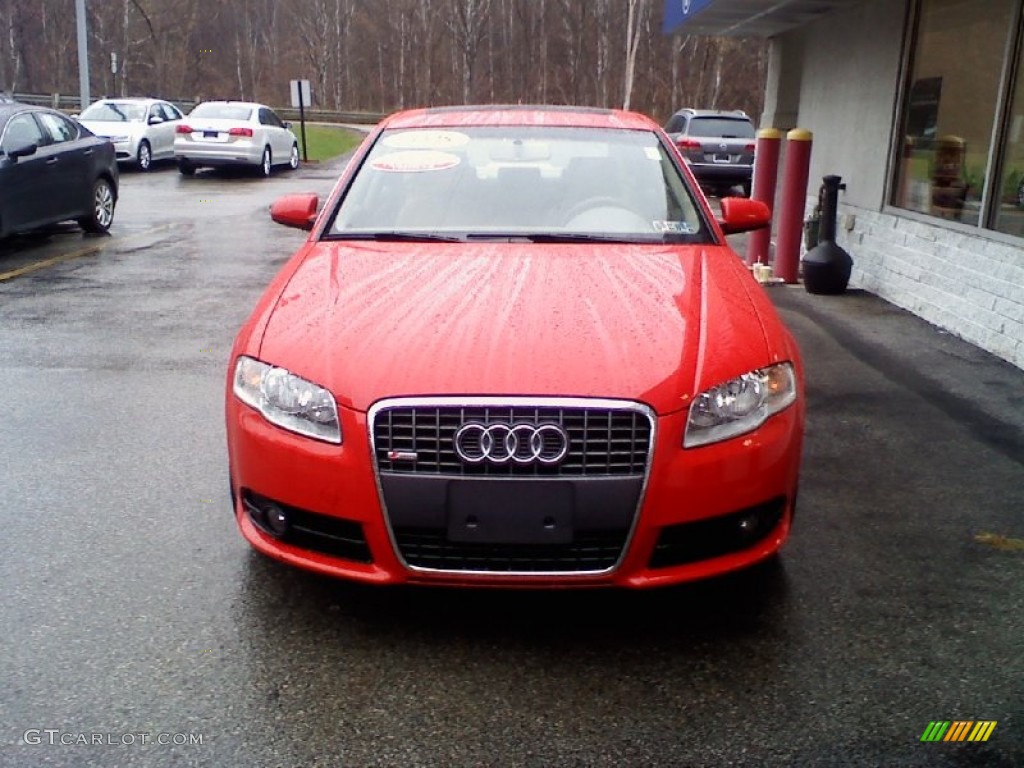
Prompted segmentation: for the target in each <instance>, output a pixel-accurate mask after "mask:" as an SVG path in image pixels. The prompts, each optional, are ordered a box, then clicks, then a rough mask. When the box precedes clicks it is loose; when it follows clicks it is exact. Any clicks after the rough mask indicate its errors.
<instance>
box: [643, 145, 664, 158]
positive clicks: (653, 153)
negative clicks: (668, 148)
mask: <svg viewBox="0 0 1024 768" xmlns="http://www.w3.org/2000/svg"><path fill="white" fill-rule="evenodd" d="M644 154H645V155H647V159H648V160H659V161H660V160H661V152H659V151H658V148H657V147H644Z"/></svg>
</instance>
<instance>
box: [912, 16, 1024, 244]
mask: <svg viewBox="0 0 1024 768" xmlns="http://www.w3.org/2000/svg"><path fill="white" fill-rule="evenodd" d="M1019 6H1020V0H921V2H920V5H919V13H918V16H917V29H916V31H915V35H914V37H913V40H914V46H913V49H912V52H911V61H910V68H909V77H908V81H907V85H906V90H905V95H904V100H903V104H904V107H903V115H902V118H901V121H900V126H901V130H900V132H899V133H898V134H897V135H899V136H902V137H903V138H902V146H901V147H900V148H899V152H898V162H897V167H896V178H895V183H894V185H893V199H892V203H893V205H896V206H899V207H901V208H907V209H909V210H912V211H919V212H921V213H926V214H929V215H932V216H937V217H941V218H944V219H950V220H953V221H958V222H961V223H964V224H973V225H975V226H985V223H986V221H987V220H988V218H989V217H987V216H986V212H985V211H983V210H982V201H983V196H984V192H985V185H986V182H987V181H988V178H989V176H990V174H991V168H990V164H991V163H992V161H993V159H998V158H999V157H1000V153H999V152H997V153H993V152H992V148H993V143H994V142H996V143H998V139H996V138H995V137H996V136H997V131H996V128H997V126H996V115H997V114H999V106H1000V103H1001V98H1002V96H1001V94H1000V88H1001V84H1002V80H1003V71H1004V69H1005V53H1006V50H1007V44H1008V43H1009V41H1008V39H1007V34H1008V32H1007V31H1008V30H1010V31H1011V33H1012V31H1013V29H1014V22H1015V21H1016V19H1017V18H1018V12H1019ZM1021 101H1022V102H1024V96H1022V97H1021ZM1018 109H1024V103H1022V104H1021V106H1020V107H1018ZM1021 130H1024V127H1022V128H1021ZM1011 133H1012V132H1011ZM1020 141H1021V136H1020V135H1019V132H1018V144H1017V150H1016V151H1017V153H1018V158H1017V160H1016V161H1013V162H1016V163H1017V166H1018V167H1021V170H1024V166H1022V162H1024V155H1022V153H1024V145H1022V144H1020ZM995 166H996V167H999V165H998V163H996V164H995ZM1006 172H1007V173H1010V174H1012V173H1013V170H1012V167H1011V165H1010V164H1008V165H1007V166H1006ZM1004 175H1005V174H1004ZM1019 175H1020V173H1019V171H1018V176H1019ZM1003 181H1004V182H1005V183H1010V182H1009V178H1008V177H1007V178H1005V179H1004V180H1003ZM993 189H994V190H995V192H994V193H992V194H991V196H992V197H1001V195H1000V194H999V190H998V185H996V186H995V187H993ZM994 202H995V203H998V201H994Z"/></svg>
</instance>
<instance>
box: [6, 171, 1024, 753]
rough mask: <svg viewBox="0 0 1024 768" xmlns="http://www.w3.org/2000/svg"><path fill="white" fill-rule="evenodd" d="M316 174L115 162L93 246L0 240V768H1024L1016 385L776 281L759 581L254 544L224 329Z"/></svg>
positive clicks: (263, 277) (884, 319)
mask: <svg viewBox="0 0 1024 768" xmlns="http://www.w3.org/2000/svg"><path fill="white" fill-rule="evenodd" d="M337 173H338V167H337V165H335V166H334V167H315V166H312V167H311V166H307V167H304V168H303V169H301V170H300V171H298V172H296V173H292V174H289V173H277V174H275V175H274V176H273V177H272V178H271V179H269V180H259V179H256V178H250V177H245V176H238V175H220V174H208V173H201V174H199V175H198V176H196V177H195V178H193V179H184V178H181V177H179V175H178V174H177V172H176V171H175V170H174V169H173V168H170V167H164V168H159V169H157V170H156V171H155V172H153V173H150V174H139V173H131V172H125V173H124V174H123V175H122V199H121V202H120V204H119V206H118V210H117V216H116V218H115V224H114V228H113V230H112V235H111V236H109V237H104V238H87V237H84V236H83V235H82V234H81V233H80V232H78V231H77V230H75V229H74V228H58V229H56V230H54V231H51V232H50V233H48V234H46V235H43V236H33V237H29V238H17V239H16V240H15V241H13V242H9V243H5V244H2V245H0V388H2V391H3V393H4V397H3V398H0V457H2V460H0V478H2V480H0V488H2V489H3V496H2V499H3V503H2V505H0V583H2V584H3V591H2V596H0V627H3V629H4V632H3V636H4V652H3V653H2V654H0V766H3V767H4V768H6V767H7V766H14V767H18V768H21V767H22V766H66V767H68V768H78V767H87V766H125V767H126V768H127V767H129V766H217V767H218V768H236V767H238V768H241V767H245V768H270V767H272V766H280V767H281V768H299V767H303V768H309V767H310V766H345V767H346V768H347V767H348V766H353V767H354V766H402V767H404V766H409V767H410V768H411V767H413V766H531V767H532V766H536V767H537V768H541V767H546V766H847V765H849V766H968V765H969V766H973V765H978V766H1017V765H1022V764H1024V696H1022V694H1024V620H1022V616H1024V371H1021V370H1019V369H1016V368H1013V367H1012V366H1010V365H1008V364H1006V363H1003V362H1001V361H999V360H997V359H995V358H993V357H991V356H990V355H987V354H985V353H983V352H981V351H979V350H978V349H976V348H974V347H972V346H970V345H967V344H965V343H963V342H961V341H959V340H957V339H955V338H954V337H952V336H950V335H949V334H946V333H943V332H941V331H939V330H937V329H936V328H933V327H932V326H929V325H928V324H926V323H924V322H922V321H920V320H918V319H917V318H915V317H913V316H911V315H908V314H907V313H904V312H902V311H899V310H897V309H895V308H894V307H892V306H891V305H888V304H886V303H884V302H882V301H880V300H878V299H877V298H875V297H872V296H870V295H868V294H864V293H861V292H857V291H850V292H847V293H846V294H844V295H842V296H838V297H817V296H811V295H809V294H807V293H806V292H805V291H803V289H802V288H800V287H799V286H790V287H775V288H769V289H767V290H769V291H770V292H771V295H772V297H773V298H774V300H775V302H776V304H777V305H778V306H779V308H780V310H781V312H782V314H783V316H784V319H785V320H786V322H787V323H788V324H789V325H790V327H791V328H792V329H793V331H794V333H795V334H796V336H797V337H798V340H799V342H800V344H801V347H802V349H803V353H804V357H805V362H806V364H807V371H808V381H807V396H808V427H807V441H806V448H805V455H804V465H803V474H802V482H801V491H800V502H799V510H798V513H797V519H796V525H795V530H794V533H793V536H792V538H791V540H790V541H789V543H788V545H787V546H786V548H785V551H784V556H783V558H782V560H781V564H780V565H779V566H778V567H776V568H769V569H764V570H761V571H758V572H756V573H753V574H747V575H744V576H740V577H730V578H726V579H722V580H718V581H713V582H705V583H700V584H695V585H688V586H684V587H679V588H672V589H668V590H661V591H655V592H643V593H624V592H585V593H578V592H570V593H565V592H544V593H538V592H509V591H501V592H495V591H487V592H472V591H450V590H425V589H380V588H369V587H361V586H353V585H349V584H345V583H341V582H336V581H332V580H329V579H325V578H320V577H317V576H313V575H309V574H306V573H302V572H299V571H295V570H292V569H289V568H286V567H284V566H281V565H278V564H276V563H274V562H271V561H269V560H267V559H264V558H263V557H261V556H258V555H256V554H254V553H252V552H250V550H249V549H248V547H247V545H246V544H245V543H244V541H243V540H242V539H241V537H240V536H239V535H238V533H237V532H236V530H235V527H234V523H233V521H232V519H231V513H230V504H229V501H228V495H227V487H228V482H227V472H226V451H225V440H224V427H223V418H222V411H223V382H224V373H225V369H226V365H227V358H228V354H229V350H230V344H231V342H232V339H233V337H234V334H235V332H236V330H237V328H238V327H239V325H240V324H241V322H242V321H243V319H244V318H245V317H246V315H247V314H248V312H249V311H250V309H251V307H252V305H253V303H254V302H255V300H256V299H257V297H258V296H259V294H260V293H261V291H262V289H263V287H264V286H265V285H266V283H267V282H268V281H269V279H270V278H271V277H272V275H273V274H274V273H275V271H276V270H277V268H278V267H279V266H280V265H281V264H282V263H283V261H284V260H285V259H286V257H287V256H288V254H289V253H290V252H291V251H292V250H294V248H295V247H297V245H298V244H299V243H300V242H301V239H302V237H303V236H304V235H303V233H301V232H298V231H297V230H289V229H286V228H283V227H280V226H278V225H275V224H273V223H272V222H271V221H270V219H269V217H268V216H267V212H266V211H267V206H268V205H269V203H270V202H271V201H272V200H273V199H274V198H276V197H277V196H279V195H281V194H284V193H286V192H290V191H313V192H320V193H326V192H327V191H328V190H329V189H330V188H331V186H332V185H333V182H334V179H335V178H336V175H337ZM68 256H71V257H73V258H65V257H68ZM854 257H855V258H856V254H854ZM62 258H63V259H64V260H61V259H62ZM42 259H55V260H54V261H53V262H52V263H50V264H49V265H48V266H46V267H45V268H41V269H35V270H32V269H31V265H32V264H34V263H36V262H38V261H39V260H42ZM26 268H27V271H24V272H20V273H18V274H16V275H14V276H10V277H7V278H6V279H2V278H3V275H4V274H7V273H10V272H14V271H16V270H22V269H26ZM936 720H954V721H955V720H972V721H979V720H991V721H996V722H997V725H996V727H995V729H994V731H993V732H992V734H991V736H990V738H989V740H988V741H987V742H984V743H969V742H964V743H951V742H940V743H922V742H921V741H920V738H921V736H922V733H923V732H924V730H925V729H926V727H927V726H928V725H929V723H930V722H931V721H936ZM160 741H169V742H170V743H168V744H163V743H158V742H160ZM183 741H184V742H186V743H180V742H183ZM190 741H191V742H193V743H188V742H190ZM62 742H64V743H62ZM68 742H70V743H68ZM96 742H99V743H96ZM196 742H201V743H196Z"/></svg>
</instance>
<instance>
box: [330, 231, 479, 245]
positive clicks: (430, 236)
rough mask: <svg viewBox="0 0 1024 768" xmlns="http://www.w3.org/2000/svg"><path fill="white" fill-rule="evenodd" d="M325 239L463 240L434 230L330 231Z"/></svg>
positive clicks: (447, 241) (408, 241) (448, 241)
mask: <svg viewBox="0 0 1024 768" xmlns="http://www.w3.org/2000/svg"><path fill="white" fill-rule="evenodd" d="M326 239H329V240H376V241H379V242H384V243H417V242H442V243H461V242H462V241H463V238H462V237H461V236H459V235H440V234H437V233H434V232H331V233H330V234H329V235H328V236H327V238H326Z"/></svg>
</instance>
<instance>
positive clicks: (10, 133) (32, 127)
mask: <svg viewBox="0 0 1024 768" xmlns="http://www.w3.org/2000/svg"><path fill="white" fill-rule="evenodd" d="M45 143H46V141H45V140H44V138H43V132H42V131H41V130H40V129H39V125H38V123H36V121H35V119H34V118H33V117H32V115H30V114H22V115H15V116H14V117H12V118H11V119H10V120H9V121H8V122H7V128H6V129H4V137H3V140H2V141H0V148H2V149H3V150H4V152H10V151H11V150H12V149H17V148H18V147H23V146H25V145H26V144H36V145H38V146H42V145H43V144H45Z"/></svg>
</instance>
